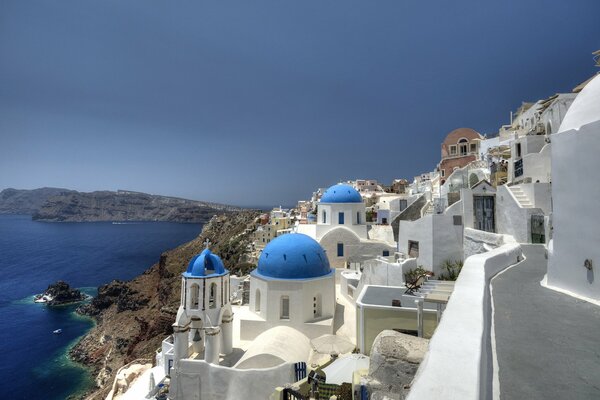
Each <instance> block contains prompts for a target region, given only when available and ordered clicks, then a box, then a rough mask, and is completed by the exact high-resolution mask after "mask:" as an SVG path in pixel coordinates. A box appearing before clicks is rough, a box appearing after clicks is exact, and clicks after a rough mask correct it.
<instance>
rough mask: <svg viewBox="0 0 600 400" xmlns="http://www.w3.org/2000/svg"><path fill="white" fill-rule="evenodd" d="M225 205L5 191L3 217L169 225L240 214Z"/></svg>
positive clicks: (0, 198) (122, 194)
mask: <svg viewBox="0 0 600 400" xmlns="http://www.w3.org/2000/svg"><path fill="white" fill-rule="evenodd" d="M239 210H240V208H238V207H233V206H228V205H225V204H218V203H210V202H204V201H196V200H187V199H181V198H177V197H168V196H158V195H151V194H147V193H140V192H132V191H127V190H118V191H116V192H115V191H96V192H90V193H84V192H78V191H75V190H69V189H61V188H40V189H33V190H19V189H4V190H2V191H1V192H0V214H26V215H31V216H32V219H33V220H36V221H46V222H101V221H112V222H134V221H167V222H186V223H200V222H201V223H204V222H207V221H208V220H210V218H211V217H212V216H213V215H214V214H216V213H223V212H232V211H239Z"/></svg>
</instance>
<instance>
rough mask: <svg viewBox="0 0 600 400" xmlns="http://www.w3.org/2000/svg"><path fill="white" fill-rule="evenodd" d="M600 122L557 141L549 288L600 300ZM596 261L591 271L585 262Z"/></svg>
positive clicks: (554, 142)
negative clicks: (596, 173)
mask: <svg viewBox="0 0 600 400" xmlns="http://www.w3.org/2000/svg"><path fill="white" fill-rule="evenodd" d="M598 149H600V121H597V122H595V123H591V124H588V125H584V126H582V127H581V128H580V129H579V130H570V131H566V132H561V133H558V134H556V135H553V136H552V164H553V165H552V196H553V208H554V210H553V215H552V220H553V240H552V246H551V247H550V249H549V254H548V256H549V258H548V285H549V286H551V287H556V288H558V289H561V290H565V291H569V292H572V293H574V294H576V295H578V296H583V297H586V298H589V299H592V300H594V301H600V245H599V244H600V207H599V199H600V185H598V182H597V179H595V178H594V177H595V172H596V171H597V170H598V166H599V159H598V155H597V152H598ZM586 259H590V260H592V263H593V269H592V270H591V271H588V270H587V269H586V268H584V266H583V263H584V261H585V260H586Z"/></svg>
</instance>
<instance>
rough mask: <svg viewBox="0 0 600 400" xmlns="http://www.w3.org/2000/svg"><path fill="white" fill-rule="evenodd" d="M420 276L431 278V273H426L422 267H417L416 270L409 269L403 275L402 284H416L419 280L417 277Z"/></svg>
mask: <svg viewBox="0 0 600 400" xmlns="http://www.w3.org/2000/svg"><path fill="white" fill-rule="evenodd" d="M421 275H431V276H433V272H431V271H428V270H426V269H425V268H423V266H422V265H419V266H418V267H417V268H413V269H409V270H408V271H407V272H406V273H405V274H404V282H406V283H410V284H413V283H416V282H417V279H419V277H420V276H421Z"/></svg>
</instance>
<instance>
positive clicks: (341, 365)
mask: <svg viewBox="0 0 600 400" xmlns="http://www.w3.org/2000/svg"><path fill="white" fill-rule="evenodd" d="M369 361H370V359H369V357H367V356H365V355H363V354H348V355H346V356H342V357H340V358H338V359H337V360H335V361H334V362H332V363H331V364H329V365H328V366H327V367H325V368H323V372H325V382H326V383H333V384H336V385H341V384H342V383H344V382H347V383H352V374H353V373H354V371H358V370H361V369H369Z"/></svg>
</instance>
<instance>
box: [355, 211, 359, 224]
mask: <svg viewBox="0 0 600 400" xmlns="http://www.w3.org/2000/svg"><path fill="white" fill-rule="evenodd" d="M356 223H357V224H359V225H360V211H357V212H356Z"/></svg>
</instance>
